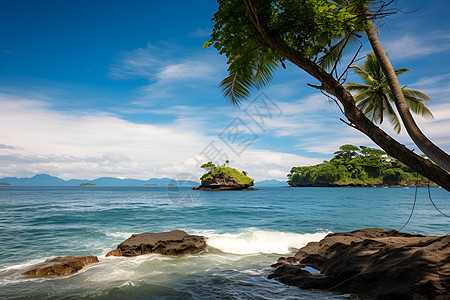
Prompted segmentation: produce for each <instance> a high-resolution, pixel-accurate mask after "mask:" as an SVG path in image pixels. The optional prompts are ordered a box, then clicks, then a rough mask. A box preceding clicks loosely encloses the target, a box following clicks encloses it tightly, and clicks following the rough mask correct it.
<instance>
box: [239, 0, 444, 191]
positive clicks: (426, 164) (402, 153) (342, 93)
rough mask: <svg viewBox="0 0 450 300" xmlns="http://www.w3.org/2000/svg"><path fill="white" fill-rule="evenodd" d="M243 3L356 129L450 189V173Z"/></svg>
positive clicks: (267, 39)
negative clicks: (369, 112) (389, 129)
mask: <svg viewBox="0 0 450 300" xmlns="http://www.w3.org/2000/svg"><path fill="white" fill-rule="evenodd" d="M243 2H244V4H245V7H246V10H247V14H248V17H249V18H250V20H251V22H252V23H253V26H254V27H255V29H256V30H257V32H258V33H259V35H260V39H261V40H262V41H263V42H264V43H266V44H267V45H269V46H270V47H271V48H272V49H274V50H275V51H277V52H278V53H280V54H281V55H282V56H283V57H285V58H286V59H288V60H289V61H290V62H292V63H293V64H295V65H297V66H298V67H299V68H301V69H303V70H304V71H305V72H307V73H308V74H310V75H311V76H313V77H314V78H316V79H317V80H319V81H320V82H321V83H322V86H321V87H318V88H320V89H323V90H325V91H326V92H328V93H330V94H331V95H333V96H335V97H336V98H337V99H338V100H339V101H340V102H341V104H342V106H343V107H344V113H345V116H346V117H347V118H348V120H349V121H350V122H352V123H353V124H354V127H355V128H356V129H358V130H359V131H361V132H362V133H364V134H365V135H367V136H368V137H369V138H370V139H371V140H372V141H374V142H375V143H376V144H377V145H378V146H380V147H381V148H382V149H383V150H384V151H386V153H387V154H389V155H390V156H392V157H395V158H396V159H398V160H399V161H401V162H403V163H405V164H406V165H408V166H410V167H411V168H412V169H414V170H415V171H416V172H418V173H420V174H422V175H423V176H425V177H426V178H428V179H430V180H431V181H433V182H435V183H437V184H439V185H440V186H442V187H443V188H445V189H446V190H447V191H449V192H450V173H448V172H447V171H445V170H444V169H442V168H441V167H439V166H437V165H435V164H433V163H432V162H430V161H429V160H427V159H424V158H423V157H421V156H419V155H417V154H415V153H414V152H413V151H411V150H409V149H407V148H406V147H405V146H404V145H402V144H400V143H399V142H397V141H396V140H395V139H393V138H392V137H391V136H389V135H388V134H387V133H385V132H384V131H383V130H381V129H380V128H379V127H378V126H376V125H375V124H374V123H373V122H371V121H370V120H369V119H368V118H367V117H366V116H365V115H364V114H363V113H362V112H361V111H360V110H359V109H358V108H357V107H356V105H355V100H354V99H353V96H352V95H351V94H350V93H349V92H348V91H347V90H346V89H345V88H344V87H343V86H342V85H341V84H340V83H339V82H338V81H337V80H336V79H335V78H334V77H333V76H332V75H331V74H329V73H327V72H326V71H325V70H323V69H322V68H320V67H319V66H317V65H316V64H315V63H313V62H312V61H310V60H309V59H307V58H305V57H304V56H303V55H302V54H301V53H299V52H298V51H297V50H295V49H293V48H292V47H290V46H289V45H287V44H286V43H285V42H284V41H283V40H282V39H281V38H280V37H279V36H278V35H277V34H276V33H275V32H273V31H271V30H270V28H269V26H268V25H267V23H266V21H265V19H264V17H262V16H260V15H259V13H258V11H257V9H256V8H255V7H254V6H253V4H252V2H251V0H243Z"/></svg>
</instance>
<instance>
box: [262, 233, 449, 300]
mask: <svg viewBox="0 0 450 300" xmlns="http://www.w3.org/2000/svg"><path fill="white" fill-rule="evenodd" d="M273 267H275V268H276V269H275V270H274V271H273V273H272V274H271V275H270V276H269V278H274V279H276V280H278V281H280V282H282V283H285V284H288V285H293V286H297V287H300V288H304V289H317V290H327V291H329V290H335V291H341V292H344V293H351V294H356V295H360V296H363V297H369V298H371V299H449V298H448V297H449V296H448V295H449V294H450V236H449V235H446V236H422V235H411V234H407V233H401V232H398V231H396V230H382V229H379V228H367V229H362V230H356V231H353V232H348V233H333V234H329V235H327V236H326V237H325V238H324V239H323V240H321V241H320V242H312V243H309V244H308V245H306V246H305V247H303V248H301V249H300V250H299V251H298V252H297V254H296V255H295V256H294V257H288V258H284V257H282V258H280V259H279V260H278V263H277V264H275V265H273ZM305 267H312V268H314V269H317V270H319V271H320V274H311V273H310V272H308V271H307V270H306V268H305Z"/></svg>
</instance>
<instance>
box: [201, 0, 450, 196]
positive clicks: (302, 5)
mask: <svg viewBox="0 0 450 300" xmlns="http://www.w3.org/2000/svg"><path fill="white" fill-rule="evenodd" d="M218 3H219V7H218V11H217V12H216V13H215V14H214V18H213V21H214V22H215V24H214V28H213V30H212V33H211V39H210V40H209V41H207V42H205V44H204V47H209V46H214V47H215V48H216V49H217V50H218V51H219V53H220V54H223V55H225V56H226V57H227V59H228V61H227V63H228V65H229V68H228V76H227V77H226V78H225V79H224V80H223V81H222V82H221V84H220V85H221V87H222V89H223V93H224V96H225V97H226V98H228V99H229V100H230V101H231V102H232V103H234V104H235V105H239V103H240V102H241V101H243V100H245V99H247V98H249V96H250V95H251V93H252V91H255V90H258V89H260V88H262V87H264V86H265V85H267V84H268V83H269V82H270V81H271V79H272V78H273V76H274V74H275V71H276V70H277V69H279V68H281V67H282V68H283V69H286V63H285V62H286V61H290V62H291V63H292V64H293V65H295V66H297V67H299V68H300V69H302V70H304V71H305V72H306V73H308V74H309V75H311V76H312V77H313V78H315V79H316V80H317V81H318V82H319V84H309V86H311V87H312V88H315V89H317V90H320V91H321V92H322V93H324V94H326V95H327V96H328V97H329V98H330V99H332V100H334V101H335V103H336V105H338V106H339V108H340V110H341V111H342V113H343V114H344V116H345V117H346V119H347V120H343V121H344V122H345V123H346V124H348V125H349V126H351V127H352V128H354V129H356V130H359V131H360V132H362V133H363V134H365V135H367V136H368V137H369V138H370V139H371V140H372V141H374V142H375V143H376V144H377V145H378V146H379V147H380V148H381V149H383V150H384V151H386V153H388V154H389V155H390V156H392V157H395V158H396V159H397V160H399V161H401V162H403V163H404V164H407V165H408V166H410V167H411V168H413V169H414V170H415V171H416V172H419V173H421V174H422V175H424V176H425V177H427V178H428V179H430V180H432V181H434V182H436V183H437V184H439V185H440V186H442V187H443V188H445V189H447V190H448V191H450V173H449V172H450V155H448V154H447V153H446V152H444V151H443V150H442V149H440V148H439V147H438V146H437V145H435V144H434V143H433V142H431V141H430V140H429V139H428V138H427V137H426V136H425V135H424V134H423V132H422V131H421V130H420V128H419V127H418V126H417V124H416V123H415V120H414V118H413V117H412V115H411V112H410V109H411V110H412V111H414V109H413V108H412V107H410V106H409V105H408V97H407V95H406V94H404V91H402V86H401V85H400V83H399V81H398V78H397V74H396V72H395V70H394V68H393V67H392V64H391V62H390V60H389V58H388V57H387V54H386V52H385V51H384V49H383V47H382V45H381V42H380V40H379V39H378V35H377V31H378V28H377V22H376V21H377V20H379V19H381V18H384V17H387V16H390V15H392V14H395V13H396V12H398V11H399V9H397V8H396V7H395V5H396V4H395V1H390V2H385V1H377V0H362V1H359V0H358V1H353V0H350V1H349V0H345V1H344V0H333V1H330V0H308V1H300V0H293V1H284V0H271V1H250V0H227V1H225V0H219V1H218ZM367 42H369V43H370V46H371V47H372V50H373V52H374V54H375V56H376V59H377V61H378V62H379V64H380V66H381V71H382V73H383V74H384V76H385V78H386V83H387V85H388V87H389V90H390V92H391V93H392V100H393V102H394V103H395V106H396V109H397V111H398V114H399V116H400V118H401V121H402V123H403V125H404V127H405V129H406V131H407V133H408V135H409V136H410V137H411V139H412V140H413V142H414V143H415V144H416V145H417V147H418V148H419V149H420V150H421V151H422V152H423V153H425V155H426V156H427V157H429V158H430V159H425V158H423V157H421V156H420V155H417V154H416V153H414V151H412V150H410V149H408V148H406V147H405V146H404V145H402V144H401V143H399V142H398V141H396V140H395V139H394V138H393V137H392V136H390V135H389V134H387V133H386V132H385V131H383V130H382V129H380V128H379V127H378V126H377V125H376V123H377V118H375V119H373V118H372V120H371V119H370V113H369V111H368V114H369V118H368V116H367V115H366V114H365V112H364V111H361V109H363V110H366V108H363V107H358V106H357V102H356V101H355V98H354V97H353V95H352V94H351V93H350V90H349V89H348V88H346V87H345V80H346V78H347V75H348V73H347V72H348V69H349V68H350V66H351V65H353V63H354V62H355V61H356V60H357V58H358V55H359V52H360V50H361V48H362V47H363V45H364V44H365V43H367ZM349 50H350V51H352V52H353V53H351V55H350V57H352V59H351V61H350V63H349V64H347V63H346V62H344V63H345V64H344V65H343V66H341V67H339V64H340V63H343V61H342V59H341V58H342V57H343V56H344V55H345V54H346V53H347V54H350V53H349ZM424 100H426V99H424Z"/></svg>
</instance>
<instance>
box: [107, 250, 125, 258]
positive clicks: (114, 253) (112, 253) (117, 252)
mask: <svg viewBox="0 0 450 300" xmlns="http://www.w3.org/2000/svg"><path fill="white" fill-rule="evenodd" d="M108 256H123V255H122V250H120V248H117V249H114V250H111V251H109V252H108V253H106V257H108Z"/></svg>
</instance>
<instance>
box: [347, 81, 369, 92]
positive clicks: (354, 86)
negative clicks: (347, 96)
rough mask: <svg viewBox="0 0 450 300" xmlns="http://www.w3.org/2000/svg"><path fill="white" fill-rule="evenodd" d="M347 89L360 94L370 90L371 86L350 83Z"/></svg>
mask: <svg viewBox="0 0 450 300" xmlns="http://www.w3.org/2000/svg"><path fill="white" fill-rule="evenodd" d="M345 88H346V89H347V90H348V91H350V92H359V91H367V90H368V89H370V85H366V84H360V83H354V82H349V83H347V84H346V85H345Z"/></svg>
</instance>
